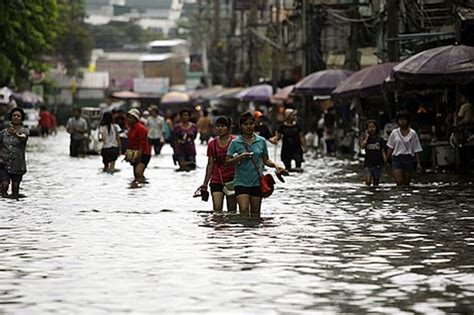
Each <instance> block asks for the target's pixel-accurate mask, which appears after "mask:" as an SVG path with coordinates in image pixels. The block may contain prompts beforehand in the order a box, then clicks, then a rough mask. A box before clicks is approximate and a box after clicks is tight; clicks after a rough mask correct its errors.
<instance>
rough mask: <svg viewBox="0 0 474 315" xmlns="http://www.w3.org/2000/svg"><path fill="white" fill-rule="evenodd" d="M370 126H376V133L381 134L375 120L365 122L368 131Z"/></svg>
mask: <svg viewBox="0 0 474 315" xmlns="http://www.w3.org/2000/svg"><path fill="white" fill-rule="evenodd" d="M369 124H374V125H375V132H376V133H380V127H379V124H378V123H377V122H376V121H375V120H373V119H369V120H367V121H366V122H365V129H367V128H368V127H369Z"/></svg>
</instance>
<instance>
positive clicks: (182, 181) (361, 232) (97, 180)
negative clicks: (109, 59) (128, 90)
mask: <svg viewBox="0 0 474 315" xmlns="http://www.w3.org/2000/svg"><path fill="white" fill-rule="evenodd" d="M199 152H200V153H201V155H200V156H199V158H198V163H199V169H198V170H197V171H195V172H191V173H187V174H186V173H176V172H175V171H174V167H173V165H172V162H171V158H170V155H169V153H170V149H169V147H166V148H165V149H164V153H165V155H164V156H162V157H159V158H153V159H152V161H151V163H150V166H149V168H148V170H147V171H146V175H147V177H148V178H149V181H150V184H148V185H146V186H145V187H144V188H141V189H129V188H128V183H129V182H130V180H131V178H132V174H131V169H130V166H129V165H127V164H125V163H119V164H118V166H119V168H121V170H122V171H121V172H119V173H116V174H114V175H108V174H103V173H102V172H101V171H100V168H101V162H100V157H99V156H88V157H86V158H83V159H71V158H70V157H69V156H68V138H67V135H66V134H65V133H64V132H61V133H60V134H59V135H57V136H55V137H50V138H48V139H40V138H31V139H30V141H29V147H28V165H29V172H28V173H27V175H26V176H25V179H24V183H23V186H22V191H21V192H22V193H24V194H26V195H27V197H26V198H23V199H21V200H19V201H14V200H6V199H4V200H0V262H1V264H0V313H2V314H3V313H5V314H9V313H15V314H41V313H59V314H101V313H102V314H108V313H113V314H119V313H136V314H140V313H152V314H170V313H199V312H201V313H219V314H257V313H258V314H304V313H307V314H315V313H324V314H340V313H359V314H367V313H381V314H383V313H386V314H394V313H396V314H411V313H417V314H444V313H462V314H472V313H473V312H474V250H473V249H474V224H473V223H474V188H473V184H472V182H469V181H468V180H465V181H456V178H454V177H449V176H444V177H443V178H440V177H436V176H435V175H427V176H425V178H423V182H421V183H420V181H415V185H414V186H413V187H412V188H410V189H405V190H401V189H397V188H396V187H394V186H393V185H392V184H383V185H382V186H381V187H380V188H378V189H367V188H365V187H363V186H362V185H361V184H360V176H359V174H358V165H357V163H355V162H352V161H344V160H338V159H335V158H324V159H317V160H312V161H308V162H307V163H306V165H305V167H306V172H305V173H303V174H300V175H293V176H291V177H288V178H287V183H286V184H279V185H278V189H277V191H276V192H275V194H274V195H273V196H272V197H271V198H270V199H269V200H265V202H264V206H263V217H264V220H263V221H262V222H261V223H255V222H248V221H242V220H239V219H238V218H237V217H236V216H232V215H216V214H213V213H212V212H211V211H210V208H211V203H210V202H208V203H203V202H201V201H200V200H198V199H193V198H192V197H191V196H192V194H193V192H194V190H195V189H196V187H198V186H199V184H200V183H201V181H202V177H203V173H204V166H205V157H204V155H203V154H204V152H205V150H204V147H200V148H199ZM272 156H273V154H272ZM387 180H388V178H385V179H384V181H385V183H386V182H387Z"/></svg>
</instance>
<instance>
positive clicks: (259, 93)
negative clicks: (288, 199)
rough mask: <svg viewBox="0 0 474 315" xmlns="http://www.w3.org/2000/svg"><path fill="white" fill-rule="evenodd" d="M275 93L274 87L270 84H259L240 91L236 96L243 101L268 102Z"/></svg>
mask: <svg viewBox="0 0 474 315" xmlns="http://www.w3.org/2000/svg"><path fill="white" fill-rule="evenodd" d="M272 95H273V88H272V86H271V85H269V84H259V85H254V86H251V87H248V88H246V89H244V90H242V91H241V92H239V93H238V94H237V95H236V97H237V98H238V99H240V100H242V101H261V102H268V101H270V100H271V98H272Z"/></svg>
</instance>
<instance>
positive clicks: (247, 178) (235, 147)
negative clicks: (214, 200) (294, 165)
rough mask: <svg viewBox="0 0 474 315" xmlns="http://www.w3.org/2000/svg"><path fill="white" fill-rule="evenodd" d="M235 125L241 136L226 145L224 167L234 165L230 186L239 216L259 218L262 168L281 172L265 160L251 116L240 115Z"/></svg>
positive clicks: (262, 140)
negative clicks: (237, 206)
mask: <svg viewBox="0 0 474 315" xmlns="http://www.w3.org/2000/svg"><path fill="white" fill-rule="evenodd" d="M239 125H240V130H241V135H239V136H238V137H237V138H236V139H235V140H233V141H232V143H231V144H230V146H229V149H228V150H227V159H226V165H228V166H233V165H235V177H234V187H235V195H236V198H237V203H238V204H239V210H240V215H241V216H243V217H252V218H259V217H260V207H261V204H262V194H261V192H260V182H259V178H260V175H261V174H262V173H263V171H264V165H266V166H268V167H272V168H275V169H276V171H277V173H284V172H285V169H284V168H283V167H281V166H279V165H277V164H275V163H274V162H273V161H272V160H270V159H269V158H268V149H267V143H266V141H265V139H264V138H262V137H260V136H258V135H256V134H255V132H254V131H255V118H254V117H253V115H252V113H249V112H247V113H244V114H242V115H241V116H240V119H239ZM252 159H253V161H252ZM254 162H255V164H256V166H257V167H258V172H257V169H256V167H255V164H254Z"/></svg>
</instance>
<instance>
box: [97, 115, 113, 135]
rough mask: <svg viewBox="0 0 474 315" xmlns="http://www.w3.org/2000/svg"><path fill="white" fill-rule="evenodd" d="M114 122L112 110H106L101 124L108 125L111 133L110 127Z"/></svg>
mask: <svg viewBox="0 0 474 315" xmlns="http://www.w3.org/2000/svg"><path fill="white" fill-rule="evenodd" d="M113 122H114V119H113V116H112V112H105V113H104V114H103V115H102V121H101V122H100V125H101V126H107V129H108V130H109V133H110V127H111V126H112V124H113Z"/></svg>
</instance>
